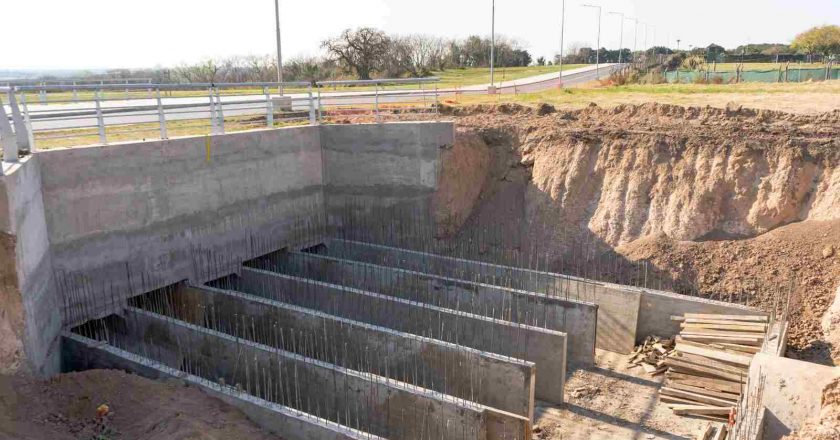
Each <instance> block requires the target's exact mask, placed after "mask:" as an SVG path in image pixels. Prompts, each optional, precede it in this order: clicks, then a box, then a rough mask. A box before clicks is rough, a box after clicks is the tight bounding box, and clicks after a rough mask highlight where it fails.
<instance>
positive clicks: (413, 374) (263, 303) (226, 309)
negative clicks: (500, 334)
mask: <svg viewBox="0 0 840 440" xmlns="http://www.w3.org/2000/svg"><path fill="white" fill-rule="evenodd" d="M181 293H183V294H186V295H185V296H187V295H188V296H189V298H184V297H182V299H184V300H185V301H186V303H188V304H190V305H191V306H194V307H195V309H194V310H205V311H207V313H208V314H210V315H212V316H213V317H214V319H215V320H216V321H221V322H232V321H235V320H236V317H238V316H251V317H256V324H255V327H257V328H271V327H272V326H273V325H276V324H278V323H279V324H282V325H283V329H282V331H283V333H284V335H285V338H284V339H280V341H283V342H285V343H279V344H278V343H277V342H278V338H276V337H270V336H271V335H269V337H267V338H266V337H262V338H261V337H260V335H259V334H256V335H252V334H246V336H247V337H248V338H252V340H255V341H257V342H261V343H264V344H266V345H272V346H274V347H275V348H282V349H284V350H294V349H295V347H294V344H292V343H291V341H292V338H291V337H290V335H291V334H292V333H298V334H319V335H320V338H319V341H320V342H323V343H324V345H327V347H326V349H324V350H312V351H310V356H314V357H316V358H317V359H318V360H322V361H328V362H332V363H335V364H336V365H339V366H341V367H345V368H350V369H354V370H359V371H365V370H366V371H370V372H373V373H375V374H377V375H379V376H385V377H389V378H391V379H396V380H400V381H404V382H408V383H411V384H413V385H417V386H420V387H422V388H427V389H430V390H433V391H438V392H440V393H443V394H446V395H450V396H453V397H457V398H462V399H467V400H472V401H474V402H476V403H479V404H482V405H486V406H489V407H493V408H498V409H500V410H502V411H506V412H510V413H513V414H518V415H521V416H525V417H528V418H529V419H530V418H532V417H533V411H534V407H533V405H534V402H533V396H534V379H535V376H536V374H535V370H536V369H535V367H534V364H533V363H532V362H526V361H521V360H518V359H513V358H508V357H503V356H499V355H496V354H493V353H490V352H484V351H480V350H474V349H470V348H468V347H464V346H461V345H457V344H452V343H447V342H444V341H440V340H437V339H431V338H426V337H422V336H417V335H413V334H410V333H404V332H398V331H394V330H391V329H388V328H385V327H379V326H374V325H370V324H365V323H362V322H359V321H353V320H349V319H344V318H340V317H337V316H334V315H328V314H326V313H322V312H318V311H315V310H312V309H306V308H302V307H297V306H293V305H289V304H285V303H282V302H279V301H273V300H269V299H265V298H260V297H256V296H252V295H246V294H240V293H237V292H233V291H225V290H220V289H214V288H209V287H204V288H188V289H184V291H182V292H181ZM185 315H186V316H178V318H179V319H185V320H189V319H188V318H190V316H189V314H185ZM202 321H203V316H195V317H194V318H193V319H192V320H189V322H192V323H195V324H200V323H201V322H202ZM246 333H248V332H247V329H246ZM240 336H242V335H240ZM253 338H255V339H253ZM339 345H341V346H343V348H346V350H348V351H350V352H353V353H363V352H365V351H368V352H373V353H384V355H379V356H374V357H373V358H370V357H368V358H367V359H364V358H362V357H357V358H354V357H338V356H327V354H328V353H334V352H335V351H336V349H337V347H338V346H339ZM463 366H469V367H470V368H460V367H463Z"/></svg>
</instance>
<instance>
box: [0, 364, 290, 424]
mask: <svg viewBox="0 0 840 440" xmlns="http://www.w3.org/2000/svg"><path fill="white" fill-rule="evenodd" d="M102 404H106V405H108V408H109V413H108V415H107V416H105V417H103V418H100V419H98V421H97V417H96V416H97V409H98V408H99V406H100V405H102ZM93 438H96V439H100V438H101V439H114V440H117V439H135V440H140V439H149V440H152V439H154V440H175V439H178V440H181V439H205V440H229V439H254V440H279V439H278V437H274V436H271V435H269V434H267V433H265V432H264V431H262V430H260V428H259V427H257V426H256V425H254V424H253V423H252V422H251V421H249V420H248V419H247V418H246V417H245V415H244V414H242V413H241V412H239V411H238V410H237V409H235V408H233V407H231V406H229V405H227V404H225V403H223V402H222V401H220V400H217V399H214V398H210V397H208V396H206V395H205V394H203V393H202V392H201V391H199V390H198V389H196V388H192V387H184V386H183V384H181V383H179V382H177V381H170V382H159V381H152V380H148V379H144V378H141V377H139V376H134V375H130V374H126V373H124V372H121V371H105V370H91V371H86V372H83V373H71V374H62V375H60V376H56V377H55V378H53V379H51V380H45V381H41V380H36V379H28V378H23V377H12V376H0V439H15V440H29V439H31V440H36V439H37V440H43V439H51V440H64V439H67V440H76V439H93Z"/></svg>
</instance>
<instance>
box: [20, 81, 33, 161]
mask: <svg viewBox="0 0 840 440" xmlns="http://www.w3.org/2000/svg"><path fill="white" fill-rule="evenodd" d="M20 105H21V107H23V122H24V124H26V134H27V135H28V136H29V148H30V150H31V151H35V149H36V146H35V132H34V131H33V130H32V121H31V120H30V119H29V104H27V103H26V93H21V94H20Z"/></svg>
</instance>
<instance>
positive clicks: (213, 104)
mask: <svg viewBox="0 0 840 440" xmlns="http://www.w3.org/2000/svg"><path fill="white" fill-rule="evenodd" d="M207 93H208V95H209V98H210V133H211V134H217V132H218V128H217V127H216V101H215V100H214V99H213V88H212V87H211V88H210V89H208V92H207Z"/></svg>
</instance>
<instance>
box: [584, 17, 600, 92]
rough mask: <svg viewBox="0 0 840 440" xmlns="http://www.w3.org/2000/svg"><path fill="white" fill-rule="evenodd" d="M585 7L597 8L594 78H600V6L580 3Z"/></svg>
mask: <svg viewBox="0 0 840 440" xmlns="http://www.w3.org/2000/svg"><path fill="white" fill-rule="evenodd" d="M581 6H583V7H585V8H595V9H598V36H597V37H596V42H595V79H598V78H600V76H601V74H600V70H601V58H600V55H601V7H600V6H598V5H581Z"/></svg>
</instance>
